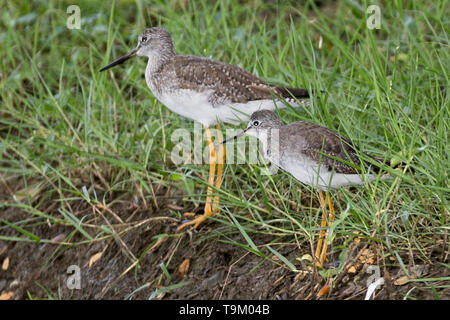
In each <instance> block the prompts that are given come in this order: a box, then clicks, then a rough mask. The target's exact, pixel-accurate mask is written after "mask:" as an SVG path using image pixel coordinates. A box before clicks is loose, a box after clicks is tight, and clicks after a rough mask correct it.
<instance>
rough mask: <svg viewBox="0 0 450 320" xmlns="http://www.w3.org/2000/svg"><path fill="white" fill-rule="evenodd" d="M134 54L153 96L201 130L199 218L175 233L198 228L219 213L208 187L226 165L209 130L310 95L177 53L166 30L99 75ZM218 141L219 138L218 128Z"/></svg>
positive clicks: (147, 34) (144, 37)
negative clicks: (203, 176)
mask: <svg viewBox="0 0 450 320" xmlns="http://www.w3.org/2000/svg"><path fill="white" fill-rule="evenodd" d="M134 56H144V57H147V58H148V63H147V68H146V70H145V80H146V82H147V85H148V87H149V88H150V90H151V91H152V93H153V95H154V96H155V97H156V98H157V99H158V100H159V101H160V102H161V103H162V104H164V105H165V106H166V107H168V108H169V109H170V110H172V111H173V112H175V113H178V114H179V115H181V116H183V117H186V118H188V119H192V120H195V121H198V122H200V123H201V124H202V125H203V126H204V127H205V131H206V137H207V140H208V147H209V151H210V170H209V178H208V184H209V186H208V190H207V198H206V203H205V209H204V214H203V215H202V216H198V217H196V218H195V219H193V220H192V221H190V222H187V223H185V224H183V225H181V226H180V227H179V228H178V229H179V230H180V229H182V228H184V227H186V226H188V225H191V224H194V228H197V227H198V226H199V225H200V224H201V223H202V222H203V221H205V220H206V219H207V217H208V216H210V215H211V214H212V213H215V212H217V211H218V205H219V198H218V196H216V197H215V198H214V199H212V188H211V186H215V187H216V188H217V189H218V188H220V185H221V183H222V178H223V165H224V163H225V149H224V147H223V146H222V145H220V147H219V153H218V158H219V159H217V156H216V151H215V147H214V144H213V141H212V135H211V131H210V129H209V127H210V126H212V125H215V124H216V125H217V124H218V123H219V122H226V123H230V124H238V123H239V122H241V121H248V119H249V117H250V115H251V114H252V113H253V112H254V111H257V110H260V109H269V110H273V109H275V108H284V107H285V102H284V101H283V100H286V101H288V102H289V103H290V104H291V105H292V106H298V105H299V104H301V103H302V102H301V101H299V100H298V99H301V98H308V97H309V94H308V91H307V90H305V89H294V88H286V87H281V86H276V85H270V84H268V83H266V82H265V81H263V80H260V79H258V78H257V77H256V76H255V75H253V74H252V73H250V72H248V71H246V70H244V69H242V68H240V67H237V66H233V65H229V64H226V63H223V62H219V61H214V60H211V59H206V58H202V57H196V56H191V55H178V54H177V53H176V52H175V47H174V44H173V41H172V38H171V36H170V34H169V32H168V31H167V30H165V29H163V28H159V27H154V28H150V29H147V30H145V31H144V32H142V34H141V35H140V36H139V41H138V45H137V47H136V48H135V49H133V50H132V51H131V52H130V53H128V54H127V55H125V56H123V57H121V58H119V59H117V60H115V61H114V62H112V63H110V64H109V65H107V66H105V67H103V68H102V69H100V71H104V70H107V69H109V68H112V67H114V66H116V65H119V64H121V63H123V62H125V61H126V60H128V59H130V58H131V57H134ZM217 129H219V128H218V127H217ZM218 138H219V139H220V140H222V138H221V135H220V130H218ZM216 164H217V174H216Z"/></svg>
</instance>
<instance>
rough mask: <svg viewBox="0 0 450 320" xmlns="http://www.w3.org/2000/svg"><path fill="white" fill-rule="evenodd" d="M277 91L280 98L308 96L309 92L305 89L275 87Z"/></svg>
mask: <svg viewBox="0 0 450 320" xmlns="http://www.w3.org/2000/svg"><path fill="white" fill-rule="evenodd" d="M276 88H277V92H278V93H279V95H280V96H281V97H282V98H292V97H295V98H309V92H308V90H306V89H296V88H286V87H276Z"/></svg>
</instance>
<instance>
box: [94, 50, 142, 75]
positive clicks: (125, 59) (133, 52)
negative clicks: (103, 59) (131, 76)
mask: <svg viewBox="0 0 450 320" xmlns="http://www.w3.org/2000/svg"><path fill="white" fill-rule="evenodd" d="M138 49H139V48H135V49H133V50H132V51H131V52H130V53H129V54H126V55H124V56H123V57H120V58H119V59H117V60H115V61H113V62H111V63H110V64H108V65H107V66H106V67H103V68H101V69H100V70H99V72H102V71H105V70H107V69H109V68H112V67H115V66H117V65H119V64H122V63H124V62H125V61H127V60H128V59H130V58H133V57H134V56H135V55H136V53H137V51H138Z"/></svg>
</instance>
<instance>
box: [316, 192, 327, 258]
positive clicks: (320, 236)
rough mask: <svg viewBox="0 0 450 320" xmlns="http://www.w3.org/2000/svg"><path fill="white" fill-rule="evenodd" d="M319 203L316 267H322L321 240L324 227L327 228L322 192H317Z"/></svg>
mask: <svg viewBox="0 0 450 320" xmlns="http://www.w3.org/2000/svg"><path fill="white" fill-rule="evenodd" d="M319 202H320V207H321V208H322V222H321V223H320V233H319V240H318V241H317V247H316V253H315V256H314V258H315V259H314V260H315V261H316V266H318V267H322V266H323V262H324V261H322V254H321V253H322V243H323V238H324V235H325V227H326V226H327V220H328V212H327V208H326V207H325V199H324V197H323V193H322V190H319Z"/></svg>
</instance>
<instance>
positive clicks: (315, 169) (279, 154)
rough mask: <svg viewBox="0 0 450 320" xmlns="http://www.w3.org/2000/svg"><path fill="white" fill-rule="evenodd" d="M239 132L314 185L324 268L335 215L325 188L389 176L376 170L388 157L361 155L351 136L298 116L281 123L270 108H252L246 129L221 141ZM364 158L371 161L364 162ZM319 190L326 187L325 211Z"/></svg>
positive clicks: (273, 160)
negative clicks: (258, 143) (318, 207)
mask: <svg viewBox="0 0 450 320" xmlns="http://www.w3.org/2000/svg"><path fill="white" fill-rule="evenodd" d="M241 135H249V136H253V137H256V138H258V140H259V141H260V142H261V144H262V149H263V150H262V151H263V156H264V157H265V158H266V159H267V160H269V161H270V162H271V163H273V164H275V165H277V166H278V167H280V168H281V169H283V170H285V171H287V172H289V173H290V174H291V175H293V176H294V178H296V179H297V180H299V181H300V182H302V183H304V184H306V185H308V186H311V187H313V188H315V189H318V191H319V202H320V206H321V208H322V223H321V230H320V233H319V239H318V242H317V247H316V252H315V262H316V265H317V266H319V267H322V266H323V265H324V262H325V259H326V253H327V242H326V241H325V243H324V239H326V238H328V232H329V231H328V228H329V227H330V226H331V224H332V222H333V220H334V218H335V210H334V206H333V203H332V201H331V197H330V193H329V191H330V190H331V189H333V188H339V187H343V186H349V185H361V184H364V183H365V182H366V181H367V182H368V181H371V180H374V179H377V178H380V179H385V178H389V177H390V176H389V175H387V174H382V171H381V169H380V167H381V166H382V165H383V164H385V165H389V161H384V160H382V159H378V158H374V157H369V156H368V155H365V154H364V153H363V152H362V151H360V150H359V149H358V148H357V147H356V146H355V145H354V144H353V143H352V142H351V141H350V140H348V139H346V138H344V137H342V136H340V135H339V134H338V133H336V132H334V131H332V130H330V129H327V128H325V127H322V126H320V125H318V124H315V123H312V122H307V121H297V122H293V123H290V124H286V125H284V124H283V123H282V122H281V120H280V119H279V118H278V117H277V115H276V114H275V113H274V112H273V111H270V110H261V111H257V112H255V113H253V114H252V116H251V118H250V121H249V123H248V126H247V128H246V129H245V130H244V131H243V132H242V133H240V134H238V135H236V136H234V137H232V138H230V139H227V140H225V141H223V142H222V144H224V143H226V142H229V141H231V140H234V139H236V138H237V137H239V136H241ZM361 158H362V160H363V161H361V160H360V159H361ZM364 158H370V159H371V160H372V161H368V162H369V163H366V161H364V160H365V159H364ZM322 191H326V197H327V202H328V208H329V211H330V214H329V215H328V211H327V208H326V204H325V198H324V196H323V192H322ZM325 229H327V230H326V234H325Z"/></svg>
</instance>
